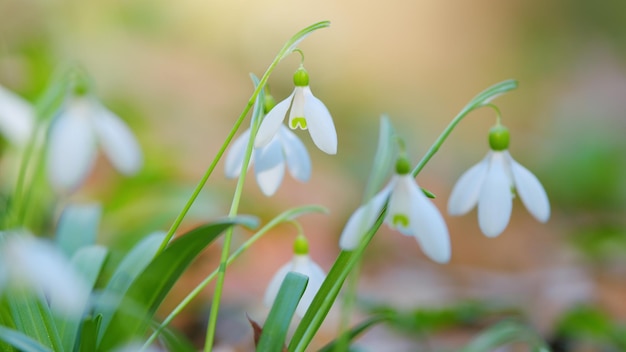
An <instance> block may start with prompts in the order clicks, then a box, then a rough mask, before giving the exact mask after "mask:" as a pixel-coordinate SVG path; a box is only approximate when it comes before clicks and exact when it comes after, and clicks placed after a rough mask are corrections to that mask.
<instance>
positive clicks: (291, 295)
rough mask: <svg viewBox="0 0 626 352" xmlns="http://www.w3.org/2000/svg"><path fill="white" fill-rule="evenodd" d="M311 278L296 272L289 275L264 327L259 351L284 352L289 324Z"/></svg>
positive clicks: (281, 286)
mask: <svg viewBox="0 0 626 352" xmlns="http://www.w3.org/2000/svg"><path fill="white" fill-rule="evenodd" d="M308 282H309V278H308V277H307V276H305V275H302V274H298V273H295V272H289V273H287V276H285V279H284V280H283V282H282V284H281V285H280V289H279V291H278V294H277V296H276V299H275V300H274V304H273V305H272V309H271V310H270V313H269V315H268V317H267V320H266V321H265V325H264V326H263V332H262V333H261V337H260V338H259V343H258V345H257V349H256V350H257V351H282V350H283V348H284V345H285V338H286V337H287V331H288V330H289V324H290V323H291V319H292V318H293V314H294V313H295V312H296V308H297V307H298V303H299V302H300V298H302V295H303V294H304V290H305V289H306V286H307V283H308Z"/></svg>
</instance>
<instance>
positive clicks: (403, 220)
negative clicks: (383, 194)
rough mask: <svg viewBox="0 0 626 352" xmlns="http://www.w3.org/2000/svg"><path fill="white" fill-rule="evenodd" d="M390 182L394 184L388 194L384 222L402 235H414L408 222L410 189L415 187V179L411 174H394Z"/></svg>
mask: <svg viewBox="0 0 626 352" xmlns="http://www.w3.org/2000/svg"><path fill="white" fill-rule="evenodd" d="M391 183H392V184H393V185H394V186H393V188H392V190H391V195H390V196H389V205H388V206H387V216H386V218H385V222H386V223H387V225H389V227H391V228H392V229H395V230H397V231H400V233H402V234H403V235H415V233H413V231H412V230H413V228H412V226H411V223H410V216H411V197H412V193H411V190H412V188H415V187H416V186H415V181H414V180H413V177H411V175H402V176H400V175H394V176H393V179H392V181H391Z"/></svg>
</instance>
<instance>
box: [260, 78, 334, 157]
mask: <svg viewBox="0 0 626 352" xmlns="http://www.w3.org/2000/svg"><path fill="white" fill-rule="evenodd" d="M293 82H294V85H295V86H296V87H295V89H294V91H293V93H291V95H290V96H289V97H287V99H285V100H283V101H281V102H280V103H278V104H277V105H276V106H274V108H273V109H272V110H271V111H269V112H268V113H267V116H265V118H264V119H263V122H262V123H261V126H260V127H259V131H258V133H257V135H256V139H255V147H257V148H260V147H263V146H265V145H267V144H269V143H270V142H271V140H272V138H273V137H274V136H275V135H276V133H278V130H279V129H280V126H281V125H282V123H283V121H284V120H285V117H286V116H287V112H289V122H288V126H289V128H291V129H292V130H295V129H301V130H309V134H310V135H311V138H312V139H313V143H315V145H316V146H317V147H318V148H319V149H320V150H322V151H323V152H325V153H327V154H336V153H337V132H336V131H335V125H334V123H333V118H332V117H331V115H330V112H329V111H328V109H327V108H326V105H324V103H322V101H321V100H319V99H317V98H316V97H315V96H314V95H313V93H311V88H309V74H308V73H307V71H306V70H305V69H304V67H300V68H299V69H298V70H297V71H296V73H295V74H294V76H293Z"/></svg>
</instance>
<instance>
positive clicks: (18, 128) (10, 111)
mask: <svg viewBox="0 0 626 352" xmlns="http://www.w3.org/2000/svg"><path fill="white" fill-rule="evenodd" d="M34 127H35V111H34V109H33V107H32V106H31V105H30V104H29V103H28V102H26V100H24V99H22V98H20V97H19V96H18V95H16V94H14V93H13V92H11V91H9V90H7V89H5V88H4V87H2V86H0V131H2V134H3V135H4V136H5V137H6V138H7V139H8V140H9V141H10V142H11V143H12V144H13V145H16V146H22V145H24V144H26V142H27V141H28V138H30V136H31V134H32V133H33V130H34Z"/></svg>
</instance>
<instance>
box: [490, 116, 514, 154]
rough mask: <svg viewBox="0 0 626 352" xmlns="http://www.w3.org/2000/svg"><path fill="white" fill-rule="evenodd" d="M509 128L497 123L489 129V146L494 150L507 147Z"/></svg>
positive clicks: (501, 149)
mask: <svg viewBox="0 0 626 352" xmlns="http://www.w3.org/2000/svg"><path fill="white" fill-rule="evenodd" d="M509 140H510V137H509V129H508V128H506V127H504V126H502V125H501V124H499V123H498V124H497V125H495V126H493V127H491V129H490V130H489V147H491V149H492V150H495V151H498V152H499V151H503V150H507V149H508V148H509Z"/></svg>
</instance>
